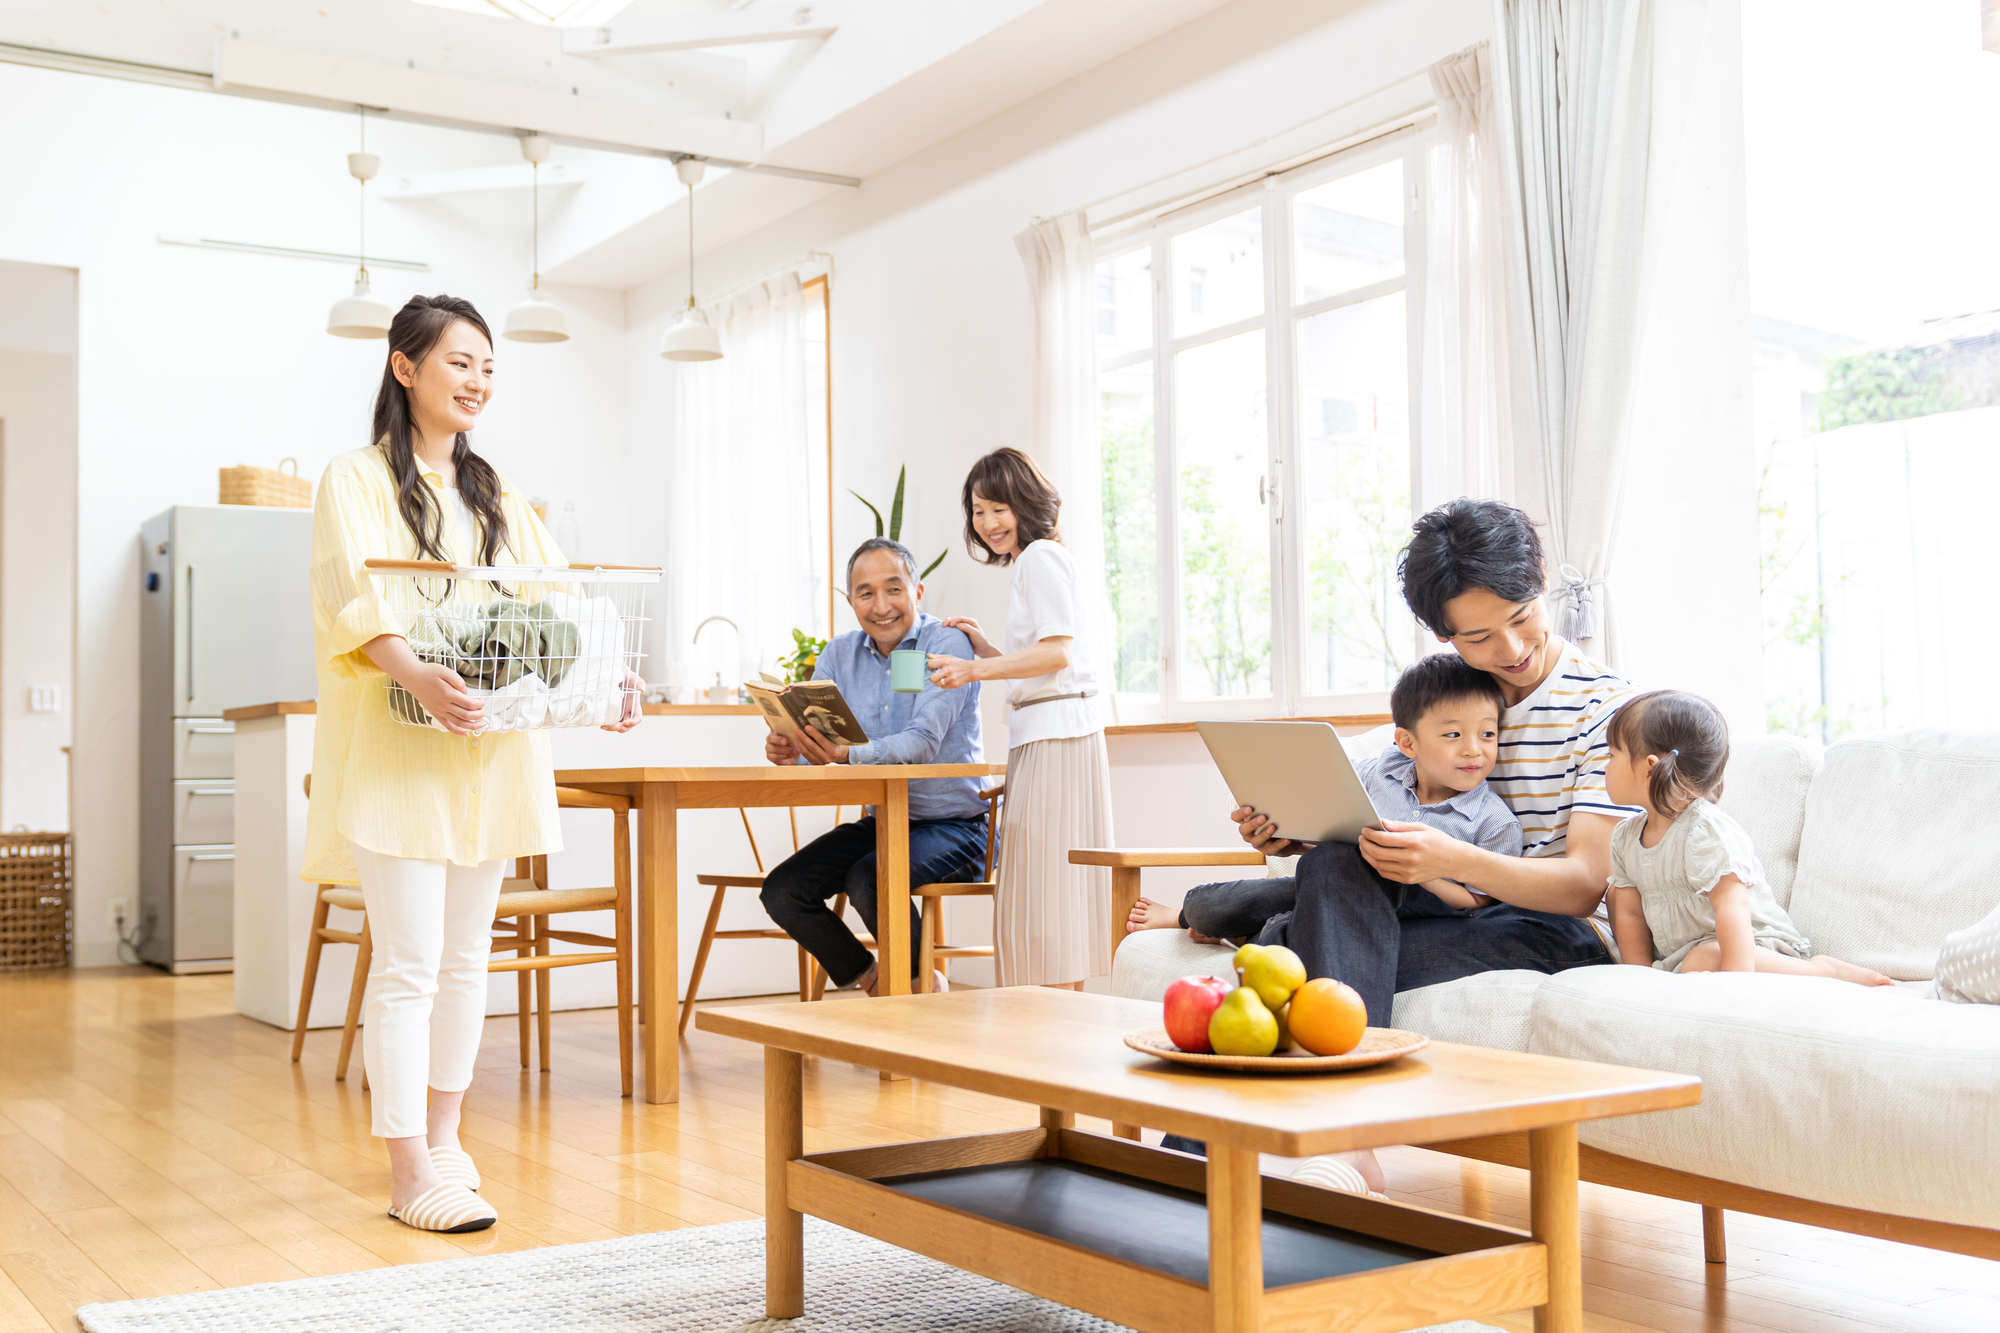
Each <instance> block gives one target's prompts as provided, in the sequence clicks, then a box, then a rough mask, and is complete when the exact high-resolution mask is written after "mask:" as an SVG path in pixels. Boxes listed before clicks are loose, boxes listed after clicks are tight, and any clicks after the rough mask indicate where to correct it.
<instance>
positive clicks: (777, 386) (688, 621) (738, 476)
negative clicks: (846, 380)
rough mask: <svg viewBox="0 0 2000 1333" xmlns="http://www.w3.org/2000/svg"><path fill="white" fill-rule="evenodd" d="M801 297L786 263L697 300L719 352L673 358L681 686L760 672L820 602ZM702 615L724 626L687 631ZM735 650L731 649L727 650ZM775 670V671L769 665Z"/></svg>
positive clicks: (673, 506) (675, 629) (673, 593)
mask: <svg viewBox="0 0 2000 1333" xmlns="http://www.w3.org/2000/svg"><path fill="white" fill-rule="evenodd" d="M803 302H804V296H803V293H802V292H801V290H800V286H799V279H798V275H797V274H796V273H791V274H786V275H784V276H783V277H779V278H773V279H771V280H770V281H768V282H764V283H760V284H758V285H757V286H755V287H752V288H750V289H749V290H748V291H745V292H741V293H738V294H737V295H735V296H732V297H730V298H728V299H726V300H724V301H722V302H720V303H718V304H717V305H716V306H715V307H712V308H710V309H709V310H708V312H707V313H708V317H709V319H710V320H711V321H712V322H713V323H714V324H715V325H716V326H717V328H718V331H719V332H720V334H721V337H722V359H721V360H720V361H703V362H682V363H680V364H679V366H678V370H679V375H680V384H679V394H678V398H679V425H680V428H679V430H678V431H677V432H676V434H675V437H674V441H673V446H672V457H671V463H670V468H669V483H668V485H669V489H668V492H667V494H668V510H667V513H666V514H665V515H663V516H662V517H663V519H664V521H666V522H667V523H668V524H669V525H670V528H671V531H670V532H669V534H668V536H669V549H670V551H671V553H672V554H671V558H670V559H669V560H668V562H667V585H668V586H667V589H666V592H667V596H666V602H667V613H666V617H665V619H666V627H665V628H666V642H667V651H668V654H669V657H670V658H671V659H673V660H674V661H675V662H677V663H678V664H680V666H679V670H678V672H677V674H678V675H679V676H680V677H681V679H682V683H686V684H693V683H696V682H695V681H694V680H693V679H692V678H691V677H692V674H693V671H694V670H699V669H701V668H702V667H703V666H705V667H706V670H707V672H708V673H709V674H708V676H707V679H705V680H703V681H701V682H700V683H702V684H709V683H712V681H713V679H714V674H713V673H714V672H716V671H720V672H721V673H722V677H723V679H724V680H725V681H732V682H733V681H735V680H737V679H740V678H741V677H742V676H743V675H746V674H747V675H750V676H753V677H754V675H755V674H756V671H757V669H758V668H759V667H762V668H763V669H765V670H771V669H773V668H774V667H775V665H776V662H777V659H778V658H779V657H781V656H784V655H785V654H786V653H787V652H789V651H790V649H791V644H792V638H791V631H792V629H793V628H794V627H798V628H810V627H811V626H812V625H813V624H815V623H816V622H815V618H814V607H815V606H816V605H823V604H824V602H825V599H826V589H825V587H824V586H823V585H824V573H823V566H824V564H825V533H824V531H823V527H824V520H823V518H816V516H815V515H814V514H813V513H812V505H811V504H810V503H809V501H808V493H809V490H810V488H809V487H808V485H807V478H808V477H809V476H810V475H811V474H810V471H809V467H810V460H809V458H808V452H807V448H808V437H807V432H806V374H805V359H804V358H805V355H806V352H805V345H804V341H803V339H802V337H801V332H802V331H801V325H800V320H801V315H802V309H801V307H802V305H803ZM709 616H727V617H728V618H729V619H730V620H732V621H734V622H735V624H736V627H737V630H738V635H737V643H736V646H735V647H734V648H733V649H732V648H731V647H730V646H729V642H730V641H729V634H728V630H727V627H725V626H715V627H712V628H711V629H709V630H708V631H707V632H706V633H704V634H703V635H702V644H703V648H702V649H701V650H700V651H697V650H695V649H694V648H693V647H692V646H691V644H690V640H691V639H692V638H693V635H694V632H695V628H696V626H697V625H699V624H700V623H701V622H702V621H703V620H705V619H706V618H707V617H709ZM732 654H733V657H732ZM774 674H775V672H774Z"/></svg>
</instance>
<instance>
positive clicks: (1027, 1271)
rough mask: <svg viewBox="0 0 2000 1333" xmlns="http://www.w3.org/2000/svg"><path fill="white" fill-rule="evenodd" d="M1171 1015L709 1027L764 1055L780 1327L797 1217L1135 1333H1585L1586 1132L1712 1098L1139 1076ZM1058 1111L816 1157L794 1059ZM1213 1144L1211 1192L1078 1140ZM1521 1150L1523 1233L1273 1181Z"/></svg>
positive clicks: (1629, 1072) (951, 1017) (879, 1004)
mask: <svg viewBox="0 0 2000 1333" xmlns="http://www.w3.org/2000/svg"><path fill="white" fill-rule="evenodd" d="M1159 1021H1160V1006H1159V1005H1157V1004H1146V1003H1142V1002H1139V1001H1136V1000H1120V999H1113V998H1111V997H1109V996H1102V995H1083V994H1078V993H1075V992H1070V991H1056V990H1049V989H1045V988H1042V987H1034V986H1023V987H1018V988H1013V989H1007V990H981V991H955V992H953V993H951V994H949V995H911V996H900V997H890V998H885V999H875V1000H840V1001H835V1002H831V1003H822V1004H807V1005H802V1004H778V1005H760V1006H757V1007H755V1008H729V1009H704V1010H702V1011H701V1012H700V1013H699V1014H698V1015H697V1017H696V1019H695V1022H696V1025H697V1026H699V1027H700V1028H702V1029H703V1030H704V1031H707V1032H718V1033H721V1034H723V1035H725V1036H731V1037H741V1038H743V1039H744V1040H746V1041H754V1042H759V1043H761V1044H762V1045H763V1046H764V1145H765V1147H764V1151H765V1177H764V1213H765V1220H764V1227H765V1238H766V1239H765V1244H766V1254H765V1292H764V1307H765V1313H766V1314H767V1315H768V1316H769V1317H770V1318H773V1319H790V1318H795V1317H797V1316H799V1315H801V1314H803V1313H804V1311H805V1255H804V1248H803V1247H804V1230H803V1217H802V1214H805V1213H811V1214H813V1215H814V1216H815V1217H823V1218H825V1219H827V1220H828V1221H830V1222H835V1223H838V1224H839V1225H841V1226H844V1227H848V1228H851V1229H852V1230H855V1231H859V1232H862V1233H864V1234H866V1235H869V1236H874V1237H876V1238H877V1239H880V1240H885V1241H888V1242H889V1243H890V1244H892V1245H898V1246H901V1247H902V1248H904V1249H907V1250H914V1251H915V1252H917V1253H918V1254H924V1255H929V1256H930V1257H931V1258H933V1259H938V1260H941V1261H943V1262H945V1263H948V1264H951V1265H953V1266H955V1267H958V1268H962V1269H965V1270H966V1271H968V1272H972V1273H978V1274H980V1275H981V1276H983V1277H988V1278H992V1279H994V1280H996V1281H999V1282H1005V1283H1007V1284H1008V1285H1009V1286H1013V1287H1018V1288H1020V1289H1021V1290H1023V1291H1027V1292H1032V1293H1034V1294H1035V1295H1038V1296H1045V1297H1047V1298H1048V1299H1050V1300H1053V1301H1060V1302H1061V1303H1062V1304H1064V1305H1068V1306H1072V1307H1074V1308H1076V1309H1079V1310H1085V1311H1088V1312H1089V1313H1091V1314H1094V1315H1097V1316H1099V1317H1100V1318H1104V1319H1110V1320H1113V1321H1116V1322H1117V1323H1121V1324H1126V1325H1129V1326H1130V1327H1132V1328H1135V1329H1139V1330H1141V1333H1211V1331H1212V1333H1248V1331H1249V1330H1255V1329H1274V1330H1275V1329H1284V1330H1306V1329H1313V1330H1328V1331H1329V1333H1389V1331H1390V1330H1400V1329H1408V1328H1412V1327H1415V1326H1417V1325H1421V1324H1429V1323H1438V1322H1442V1321H1445V1320H1450V1319H1461V1318H1473V1317H1477V1316H1479V1315H1485V1314H1496V1313H1501V1312H1504V1311H1509V1310H1519V1309H1524V1308H1526V1307H1529V1306H1534V1307H1537V1310H1536V1317H1535V1325H1536V1328H1537V1329H1538V1330H1540V1333H1579V1330H1580V1329H1581V1327H1582V1321H1583V1298H1582V1261H1581V1259H1580V1258H1579V1255H1578V1249H1577V1215H1576V1165H1577V1148H1576V1124H1577V1122H1578V1121H1580V1120H1597V1119H1602V1118H1604V1117H1607V1116H1615V1115H1630V1114H1633V1113H1635V1112H1640V1111H1659V1110H1665V1109H1668V1108H1670V1107H1677V1106H1692V1105H1694V1104H1695V1103H1696V1102H1698V1101H1699V1100H1700V1099H1701V1086H1700V1080H1699V1079H1695V1078H1691V1077H1688V1076H1686V1075H1682V1074H1661V1073H1654V1072H1649V1071H1647V1070H1641V1069H1624V1068H1620V1067H1618V1066H1616V1065H1600V1064H1588V1063H1585V1062H1583V1061H1578V1060H1560V1059H1555V1058H1553V1057H1550V1056H1540V1055H1524V1054H1520V1053H1517V1052H1514V1051H1501V1050H1489V1049H1487V1048H1485V1047H1481V1046H1458V1045H1453V1044H1450V1043H1446V1042H1435V1043H1433V1044H1432V1045H1431V1046H1429V1047H1428V1048H1427V1049H1425V1050H1424V1051H1422V1052H1421V1053H1419V1054H1417V1055H1415V1056H1410V1057H1407V1058H1405V1059H1402V1060H1398V1061H1396V1062H1394V1063H1392V1064H1387V1065H1382V1066H1378V1067H1376V1068H1374V1069H1369V1070H1359V1071H1355V1072H1352V1073H1345V1074H1325V1075H1284V1076H1275V1075H1267V1076H1257V1075H1243V1074H1231V1073H1225V1072H1220V1071H1215V1070H1208V1069H1192V1068H1189V1067H1187V1066H1184V1065H1173V1064H1168V1063H1166V1062H1165V1061H1161V1060H1156V1059H1152V1058H1150V1057H1147V1056H1144V1055H1141V1054H1139V1053H1138V1052H1136V1051H1132V1050H1128V1049H1127V1048H1126V1047H1125V1046H1124V1045H1123V1037H1124V1035H1125V1034H1126V1033H1128V1032H1133V1031H1137V1030H1138V1029H1140V1028H1148V1027H1155V1026H1157V1025H1158V1023H1159ZM806 1055H820V1056H827V1057H830V1058H832V1059H836V1060H842V1061H847V1062H851V1063H854V1064H860V1065H865V1066H869V1067H872V1068H876V1069H883V1070H890V1071H893V1072H896V1073H901V1074H907V1075H909V1076H910V1077H912V1078H923V1079H932V1080H934V1081H936V1082H939V1083H947V1084H950V1085H952V1086H954V1087H961V1088H969V1089H972V1090H975V1091H978V1092H985V1093H991V1094H993V1095H994V1096H998V1097H1008V1098H1012V1099H1014V1100H1017V1101H1024V1102H1032V1103H1034V1104H1036V1105H1038V1106H1040V1107H1041V1108H1042V1114H1041V1127H1040V1128H1038V1129H1022V1130H1012V1131H1008V1132H1005V1133H999V1134H975V1135H969V1136H966V1137H963V1138H950V1139H930V1140H926V1141H923V1142H918V1143H897V1144H887V1145H884V1146H881V1147H875V1148H854V1149H849V1150H846V1151H841V1152H825V1153H814V1154H812V1155H810V1156H808V1155H806V1153H805V1151H804V1131H803V1125H802V1119H801V1116H802V1106H801V1086H802V1085H801V1059H800V1057H801V1056H806ZM1078 1113H1082V1114H1085V1115H1093V1116H1102V1117H1104V1118H1106V1119H1108V1120H1112V1121H1114V1122H1122V1123H1127V1124H1135V1125H1146V1126H1150V1127H1152V1128H1155V1129H1163V1130H1167V1131H1169V1132H1171V1133H1175V1134H1184V1135H1187V1136H1188V1137H1190V1138H1196V1139H1201V1140H1204V1141H1206V1142H1207V1144H1208V1153H1209V1157H1208V1162H1207V1164H1206V1166H1205V1167H1204V1165H1203V1164H1202V1163H1201V1162H1199V1161H1195V1160H1192V1159H1190V1158H1187V1157H1183V1156H1181V1155H1179V1154H1176V1153H1170V1152H1163V1151H1160V1150H1158V1149H1153V1148H1144V1147H1140V1146H1139V1145H1138V1144H1135V1143H1130V1142H1126V1141H1122V1140H1119V1139H1115V1138H1105V1137H1103V1136H1100V1135H1096V1134H1085V1133H1081V1132H1079V1131H1078V1130H1076V1129H1075V1128H1074V1127H1073V1122H1074V1119H1075V1116H1076V1115H1077V1114H1078ZM1514 1130H1526V1131H1528V1135H1529V1143H1530V1157H1531V1162H1530V1170H1531V1171H1532V1173H1533V1181H1532V1186H1531V1208H1530V1211H1531V1221H1532V1230H1531V1231H1520V1230H1516V1229H1515V1228H1512V1227H1504V1226H1498V1225H1495V1224H1492V1223H1487V1222H1475V1221H1472V1220H1470V1219H1467V1218H1462V1217H1454V1216H1452V1215H1450V1214H1448V1213H1441V1212H1436V1211H1433V1210H1431V1209H1428V1208H1418V1207H1413V1206H1411V1205H1408V1204H1400V1203H1384V1202H1381V1201H1380V1200H1375V1199H1368V1198H1363V1197H1359V1196H1356V1195H1351V1194H1339V1193H1335V1192H1333V1191H1330V1190H1323V1189H1319V1188H1316V1187H1314V1186H1310V1185H1302V1184H1298V1183H1296V1182H1294V1181H1290V1180H1284V1179H1281V1178H1278V1177H1262V1176H1260V1175H1259V1174H1258V1170H1257V1154H1258V1153H1259V1152H1269V1153H1277V1154H1281V1155H1283V1156H1287V1157H1301V1156H1306V1155H1309V1154H1314V1153H1327V1152H1342V1151H1346V1150H1348V1149H1354V1148H1375V1147H1382V1146H1386V1145H1389V1144H1397V1143H1417V1144H1421V1143H1436V1142H1441V1141H1446V1140H1451V1139H1462V1138H1468V1137H1472V1136H1474V1135H1481V1134H1497V1133H1503V1132H1509V1131H1514Z"/></svg>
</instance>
